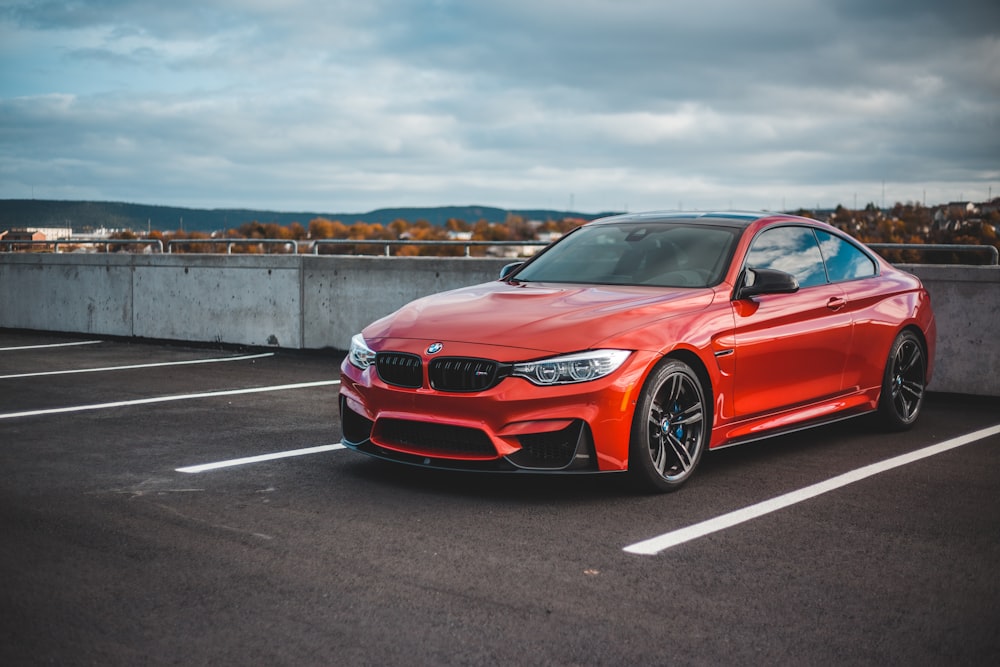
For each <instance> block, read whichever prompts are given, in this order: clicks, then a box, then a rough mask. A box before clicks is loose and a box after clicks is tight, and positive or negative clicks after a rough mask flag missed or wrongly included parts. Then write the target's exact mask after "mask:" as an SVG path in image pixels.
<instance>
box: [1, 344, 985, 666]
mask: <svg viewBox="0 0 1000 667" xmlns="http://www.w3.org/2000/svg"><path fill="white" fill-rule="evenodd" d="M340 359H341V357H340V355H339V354H337V353H334V352H329V353H328V352H317V351H312V352H303V351H291V350H286V349H258V348H254V349H246V350H244V349H237V348H234V347H231V346H191V345H164V344H156V343H149V342H140V341H135V340H127V339H105V338H102V337H95V336H87V337H81V336H67V335H58V334H41V333H36V332H25V331H16V330H10V329H6V330H4V329H0V447H2V449H3V461H4V465H3V467H2V470H0V533H2V535H3V540H2V547H0V578H2V580H3V581H4V585H3V587H2V593H0V662H2V663H3V664H46V663H56V664H94V663H99V664H138V663H142V664H209V663H215V664H275V665H280V664H289V665H290V664H295V665H303V664H408V665H412V664H482V663H488V664H644V663H662V662H671V663H673V662H678V663H703V664H751V663H752V664H767V663H782V664H789V663H793V664H833V663H837V664H841V663H853V664H873V663H878V664H886V665H904V664H905V665H912V664H928V663H930V664H995V663H996V662H997V660H998V658H1000V637H998V636H997V633H996V626H997V621H998V618H1000V615H998V614H1000V610H998V607H997V600H998V599H1000V574H998V572H997V568H996V563H997V562H998V561H1000V543H998V541H997V539H996V535H997V528H998V526H1000V482H998V480H997V476H996V474H995V473H996V470H997V469H998V467H1000V411H998V409H997V407H998V405H997V399H996V398H993V397H979V398H976V397H969V396H955V395H950V394H942V393H932V394H931V395H930V396H929V397H928V401H927V404H926V410H925V412H924V414H923V415H922V417H921V419H920V421H919V422H918V424H917V426H916V427H915V428H914V429H913V430H912V431H910V432H908V433H903V434H891V435H887V434H884V433H879V432H876V431H873V430H872V424H871V423H870V422H869V421H868V420H867V419H865V418H859V419H855V420H850V421H847V422H842V423H840V424H837V425H834V426H830V427H825V428H821V429H816V430H813V431H808V432H804V433H799V434H796V435H791V436H786V437H782V438H774V439H771V440H766V441H762V442H758V443H755V444H751V445H746V446H744V447H738V448H734V449H729V450H724V451H719V452H713V453H711V454H709V455H708V456H707V457H706V459H705V461H704V462H703V464H702V467H701V468H700V470H699V473H698V475H697V477H696V478H695V479H694V480H692V482H691V483H690V484H689V485H688V486H686V487H685V488H684V489H682V490H681V491H679V492H678V493H675V494H669V495H664V496H647V495H640V494H636V493H634V492H633V491H632V490H631V489H630V488H629V487H628V485H627V483H626V482H627V480H626V478H625V477H623V476H621V475H603V476H587V477H572V478H561V477H524V476H509V475H506V476H505V475H498V476H491V475H467V474H446V473H440V472H431V471H424V470H415V469H409V468H403V467H395V466H391V465H385V464H382V463H380V462H378V461H374V460H370V459H368V458H366V457H363V456H361V455H358V454H356V453H354V452H350V451H347V450H344V449H341V448H340V447H339V446H338V444H337V443H338V442H339V439H340V433H339V431H338V422H337V414H336V396H337V384H336V383H337V380H338V366H339V362H340ZM906 455H913V456H912V457H911V458H912V459H914V460H910V459H901V458H899V457H903V456H906ZM918 457H920V458H918ZM887 461H889V462H893V465H892V466H885V465H881V464H884V463H885V462H887ZM869 466H879V467H878V468H877V469H876V468H871V467H869ZM860 470H865V471H867V472H868V473H871V474H870V476H862V475H860V474H857V471H860ZM845 475H848V476H850V475H855V476H856V477H857V479H856V480H854V479H851V480H850V483H845V484H830V485H829V490H827V491H826V492H825V493H821V494H819V495H811V496H808V494H806V496H803V498H802V499H801V500H797V498H796V497H795V494H797V493H801V492H802V490H804V489H815V488H816V485H818V484H825V483H830V482H831V480H837V479H839V480H841V481H844V479H845V478H844V477H843V476H845ZM807 496H808V497H807ZM774 499H784V500H783V501H782V506H781V509H778V510H777V511H773V512H770V513H763V514H762V513H760V512H759V508H760V507H761V503H765V502H768V501H772V500H774ZM754 508H758V509H757V510H755V509H754ZM734 513H736V514H737V515H738V516H736V517H735V518H736V519H739V520H738V521H735V520H733V518H734ZM702 522H707V524H708V525H709V526H710V527H711V528H712V530H711V531H709V532H707V533H705V534H704V535H702V536H700V537H696V538H694V539H691V540H689V541H680V542H677V541H676V540H674V542H673V543H674V544H675V546H669V547H666V548H662V549H652V550H651V551H650V550H647V552H646V553H652V554H655V555H640V553H642V550H641V549H635V548H633V547H635V546H636V545H640V544H643V543H645V542H646V541H647V540H649V539H651V538H658V537H662V536H666V535H676V534H677V531H682V530H684V529H686V528H688V527H690V526H693V525H697V524H700V523H702ZM661 544H662V543H661Z"/></svg>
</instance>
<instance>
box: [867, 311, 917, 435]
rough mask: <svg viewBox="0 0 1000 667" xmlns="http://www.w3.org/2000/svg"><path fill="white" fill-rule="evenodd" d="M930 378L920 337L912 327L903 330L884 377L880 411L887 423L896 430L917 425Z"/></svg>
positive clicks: (897, 339)
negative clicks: (925, 389) (911, 329)
mask: <svg viewBox="0 0 1000 667" xmlns="http://www.w3.org/2000/svg"><path fill="white" fill-rule="evenodd" d="M926 381H927V360H926V358H925V356H924V347H923V345H922V344H921V342H920V338H919V337H917V335H916V334H915V333H913V332H912V331H910V330H909V329H907V330H905V331H902V332H900V334H899V335H898V336H896V340H895V341H893V343H892V348H891V349H890V351H889V359H888V361H887V362H886V366H885V374H884V375H883V377H882V394H881V396H880V397H879V401H878V411H879V417H880V418H881V422H882V425H883V426H885V427H886V428H887V429H889V430H893V431H903V430H906V429H908V428H910V427H911V426H913V423H914V422H916V421H917V417H918V416H919V415H920V408H921V406H922V405H923V403H924V387H925V384H926Z"/></svg>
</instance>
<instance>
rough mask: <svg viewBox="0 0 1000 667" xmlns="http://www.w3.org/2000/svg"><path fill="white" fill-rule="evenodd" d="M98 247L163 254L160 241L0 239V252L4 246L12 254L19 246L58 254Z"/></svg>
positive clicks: (105, 249) (105, 250)
mask: <svg viewBox="0 0 1000 667" xmlns="http://www.w3.org/2000/svg"><path fill="white" fill-rule="evenodd" d="M61 245H62V246H81V245H98V246H101V245H102V246H104V252H108V248H109V247H110V246H113V245H151V246H155V247H156V249H157V250H158V251H159V252H161V253H162V252H163V241H161V240H160V239H57V240H53V241H39V240H23V241H19V240H17V239H0V250H2V249H3V248H4V247H5V246H6V247H7V250H6V252H13V251H16V250H17V249H18V247H19V246H29V247H30V246H52V252H59V246H61Z"/></svg>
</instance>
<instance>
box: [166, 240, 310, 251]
mask: <svg viewBox="0 0 1000 667" xmlns="http://www.w3.org/2000/svg"><path fill="white" fill-rule="evenodd" d="M193 245H211V246H217V245H225V246H226V254H227V255H231V254H233V246H234V245H240V246H255V245H260V246H265V245H269V246H289V247H290V252H289V254H291V255H297V254H299V242H298V241H295V240H287V239H172V240H170V241H167V253H172V252H173V250H174V247H175V246H176V247H181V246H188V247H190V246H193Z"/></svg>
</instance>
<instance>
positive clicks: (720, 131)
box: [0, 0, 1000, 212]
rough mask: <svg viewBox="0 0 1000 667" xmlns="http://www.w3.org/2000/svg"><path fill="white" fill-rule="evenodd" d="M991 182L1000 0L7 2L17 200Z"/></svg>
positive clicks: (948, 187)
mask: <svg viewBox="0 0 1000 667" xmlns="http://www.w3.org/2000/svg"><path fill="white" fill-rule="evenodd" d="M989 194H992V195H993V196H1000V3H998V2H995V1H993V0H947V1H946V0H759V1H754V0H696V1H690V0H682V1H680V2H673V1H672V0H503V1H502V2H501V1H499V0H483V1H476V0H363V1H362V0H346V1H345V0H171V1H170V2H163V1H162V0H134V1H129V0H84V1H81V0H0V198H31V197H34V198H37V199H95V200H114V201H128V202H137V203H146V204H166V205H175V206H190V207H205V208H229V207H239V208H265V209H271V210H278V211H316V212H364V211H368V210H371V209H375V208H381V207H390V206H438V205H466V204H480V205H491V206H500V207H506V208H534V207H544V208H559V209H562V208H570V207H571V208H573V209H576V210H580V211H585V212H599V211H607V210H630V211H638V210H648V209H666V208H671V209H672V208H678V207H683V208H700V209H706V208H747V209H761V208H770V209H778V208H788V209H791V208H798V207H815V206H817V205H819V206H823V207H827V206H834V205H836V204H838V203H842V204H844V205H846V206H853V205H854V204H855V203H856V204H857V205H858V206H864V204H865V203H867V202H875V203H882V202H883V201H885V203H887V204H890V205H891V204H892V203H893V202H895V201H926V202H928V203H931V204H933V203H938V202H944V201H950V200H958V199H960V198H964V199H975V200H983V199H986V198H987V196H989ZM883 197H884V200H883Z"/></svg>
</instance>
